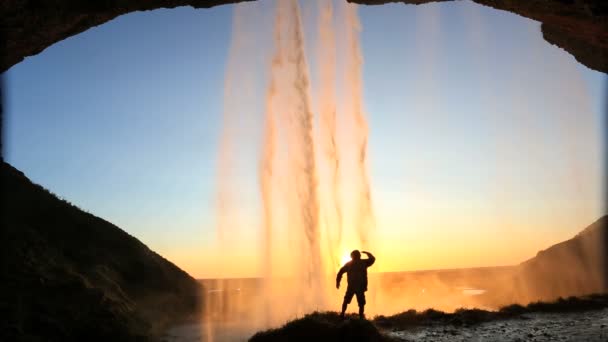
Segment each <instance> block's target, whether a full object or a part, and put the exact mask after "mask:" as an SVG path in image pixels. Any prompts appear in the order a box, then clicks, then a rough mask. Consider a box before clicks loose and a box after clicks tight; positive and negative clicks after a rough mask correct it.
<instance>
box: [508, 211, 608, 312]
mask: <svg viewBox="0 0 608 342" xmlns="http://www.w3.org/2000/svg"><path fill="white" fill-rule="evenodd" d="M607 267H608V215H606V216H603V217H601V218H600V219H598V220H597V221H595V222H594V223H593V224H591V225H590V226H588V227H587V228H585V229H584V230H583V231H581V232H580V233H578V234H577V235H576V236H575V237H573V238H572V239H570V240H566V241H564V242H560V243H558V244H556V245H553V246H551V247H549V248H547V249H545V250H543V251H540V252H538V254H537V255H536V256H535V257H533V258H531V259H530V260H527V261H525V262H523V263H521V264H520V265H519V272H518V273H519V274H518V279H517V281H516V282H515V285H516V287H517V290H518V291H519V292H520V293H523V294H524V296H529V298H530V300H538V299H554V298H557V297H560V296H561V297H565V296H576V295H585V294H591V293H606V292H608V269H607Z"/></svg>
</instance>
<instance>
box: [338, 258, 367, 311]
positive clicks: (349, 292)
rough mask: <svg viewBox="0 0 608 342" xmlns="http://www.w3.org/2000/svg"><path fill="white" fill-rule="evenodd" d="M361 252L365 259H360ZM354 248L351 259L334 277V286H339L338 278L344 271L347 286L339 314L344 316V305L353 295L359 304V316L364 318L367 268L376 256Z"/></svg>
mask: <svg viewBox="0 0 608 342" xmlns="http://www.w3.org/2000/svg"><path fill="white" fill-rule="evenodd" d="M361 253H364V254H366V255H367V259H361ZM361 253H359V251H358V250H356V249H355V250H354V251H352V252H351V253H350V258H351V260H350V261H349V262H347V263H346V264H344V266H342V268H341V269H340V271H339V272H338V276H337V277H336V288H337V289H339V288H340V280H342V275H343V274H344V273H346V279H347V281H348V286H347V287H346V294H345V295H344V302H342V313H341V314H340V316H341V317H342V318H344V312H346V307H347V306H348V304H350V301H351V300H352V299H353V296H355V295H356V296H357V304H359V317H360V318H365V314H364V310H365V291H367V268H368V267H370V266H371V265H373V264H374V262H375V261H376V258H374V256H373V255H372V254H371V253H369V252H365V251H361Z"/></svg>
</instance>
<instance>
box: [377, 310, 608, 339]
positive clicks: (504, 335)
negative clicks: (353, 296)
mask: <svg viewBox="0 0 608 342" xmlns="http://www.w3.org/2000/svg"><path fill="white" fill-rule="evenodd" d="M384 333H385V334H386V335H388V336H391V337H393V338H395V339H397V340H398V341H417V342H418V341H434V342H435V341H436V342H444V341H445V342H448V341H450V342H452V341H454V342H456V341H496V342H502V341H505V342H506V341H522V342H523V341H539V342H540V341H572V342H579V341H593V342H595V341H598V342H600V341H601V342H608V309H604V310H599V311H586V312H576V313H530V314H525V315H523V316H522V318H517V319H511V320H499V321H493V322H488V323H482V324H479V325H473V326H469V327H464V326H451V325H437V326H432V327H420V328H412V329H410V330H405V331H398V330H397V331H384Z"/></svg>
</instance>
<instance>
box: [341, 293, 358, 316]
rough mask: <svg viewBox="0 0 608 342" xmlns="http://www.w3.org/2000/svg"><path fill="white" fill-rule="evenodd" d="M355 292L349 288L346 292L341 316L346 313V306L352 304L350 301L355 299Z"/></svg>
mask: <svg viewBox="0 0 608 342" xmlns="http://www.w3.org/2000/svg"><path fill="white" fill-rule="evenodd" d="M354 294H355V293H354V292H353V291H351V290H349V289H347V290H346V293H345V294H344V301H343V302H342V313H340V317H342V318H344V313H345V312H346V307H347V306H348V304H350V301H351V300H352V299H353V295H354Z"/></svg>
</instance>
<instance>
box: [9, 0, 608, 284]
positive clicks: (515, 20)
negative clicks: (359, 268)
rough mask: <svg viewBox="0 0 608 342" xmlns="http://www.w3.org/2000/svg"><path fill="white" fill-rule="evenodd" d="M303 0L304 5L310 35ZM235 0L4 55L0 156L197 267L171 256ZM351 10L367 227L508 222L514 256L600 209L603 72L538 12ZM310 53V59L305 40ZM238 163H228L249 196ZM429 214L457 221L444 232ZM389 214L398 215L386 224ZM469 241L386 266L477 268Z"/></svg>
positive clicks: (215, 101)
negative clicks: (370, 223)
mask: <svg viewBox="0 0 608 342" xmlns="http://www.w3.org/2000/svg"><path fill="white" fill-rule="evenodd" d="M310 3H311V2H306V3H303V4H302V13H303V20H304V24H305V32H306V34H307V37H306V40H307V43H308V45H307V49H308V50H311V46H312V45H314V41H315V37H314V29H315V26H314V20H315V13H316V12H315V11H316V7H315V6H314V4H313V5H311V4H310ZM245 6H251V8H252V11H257V15H258V17H257V19H259V18H265V17H267V19H268V20H263V21H261V22H259V23H258V24H259V30H260V32H262V33H264V32H267V33H268V34H270V32H271V24H272V12H271V9H272V4H271V3H270V2H268V1H266V2H263V3H261V4H247V5H245ZM232 8H233V6H220V7H216V8H213V9H209V10H194V9H191V8H177V9H171V10H157V11H151V12H140V13H132V14H128V15H125V16H121V17H119V18H117V19H115V20H113V21H111V22H109V23H106V24H104V25H101V26H99V27H95V28H92V29H90V30H88V31H86V32H84V33H82V34H79V35H77V36H74V37H71V38H69V39H66V40H64V41H62V42H59V43H57V44H55V45H53V46H51V47H49V48H47V49H46V50H45V51H43V52H42V53H40V54H39V55H36V56H33V57H29V58H27V59H26V60H25V61H23V62H22V63H20V64H18V65H16V66H14V67H12V68H11V69H10V70H9V71H8V72H6V73H5V74H4V77H5V83H6V86H7V87H6V88H7V89H6V105H7V110H6V114H5V123H4V125H5V131H4V138H5V141H4V146H5V151H4V153H5V159H6V160H7V161H8V162H9V163H11V164H13V165H14V166H15V167H17V168H18V169H20V170H22V171H24V172H25V173H26V175H28V177H30V178H31V179H32V180H33V181H35V182H37V183H40V184H42V185H43V186H45V187H46V188H48V189H50V190H51V191H53V192H55V193H56V194H58V195H60V196H61V197H63V198H66V199H68V200H70V201H71V202H73V203H74V204H76V205H78V206H79V207H81V208H83V209H85V210H87V211H89V212H92V213H94V214H95V215H98V216H100V217H103V218H105V219H107V220H109V221H111V222H113V223H115V224H117V225H118V226H120V227H121V228H123V229H125V230H126V231H128V232H129V233H131V234H133V235H135V236H136V237H138V238H140V239H141V240H142V241H143V242H144V243H146V244H147V245H148V246H150V247H151V248H152V249H154V250H157V251H159V252H160V253H161V254H163V255H165V256H167V257H168V258H169V259H171V260H174V261H176V262H177V263H178V265H180V266H182V267H185V268H186V270H188V271H190V272H192V273H193V274H194V275H195V276H208V275H212V274H211V273H212V272H211V273H210V272H206V271H205V266H208V265H207V264H204V263H203V264H201V265H198V266H192V265H189V264H188V262H187V261H186V260H187V256H189V255H199V253H200V251H199V250H201V249H205V248H210V246H211V245H212V243H213V242H212V241H213V239H214V236H215V231H214V224H215V198H216V197H215V196H216V190H217V188H216V184H215V182H216V180H217V153H218V142H219V139H220V133H221V127H222V113H223V99H224V77H225V74H226V70H225V69H226V65H227V58H228V54H229V47H230V40H231V27H232ZM359 15H360V17H361V22H362V27H363V31H362V33H361V43H362V47H363V55H364V59H365V62H364V75H363V76H364V97H365V105H366V112H367V114H368V120H369V125H370V145H369V149H370V152H369V155H370V166H369V167H370V172H371V176H372V179H371V181H372V185H373V187H372V191H373V194H374V198H375V200H376V202H375V206H376V211H377V216H378V224H379V226H380V230H381V231H380V233H379V234H380V235H381V236H382V238H385V239H387V240H391V239H392V240H395V241H399V242H401V243H408V244H409V246H412V249H413V250H416V249H424V248H428V246H429V245H430V244H432V243H433V242H432V240H431V238H433V239H437V237H438V236H443V237H444V238H445V239H448V240H449V239H454V238H456V239H457V241H459V242H461V243H462V244H466V243H478V240H477V239H482V240H483V237H487V238H488V239H490V240H491V236H495V235H497V234H498V235H499V236H500V234H501V233H505V232H506V231H507V230H508V231H509V232H510V233H509V236H512V239H513V243H517V239H521V238H522V236H525V237H526V238H527V239H529V240H530V243H529V245H526V246H527V247H526V249H525V250H522V251H521V253H520V254H517V256H516V257H515V258H523V257H524V256H525V255H528V254H530V253H532V255H533V253H534V252H535V250H538V249H540V248H543V247H545V245H546V244H547V243H549V242H555V241H559V240H562V239H564V238H567V237H569V236H570V235H572V234H574V233H575V232H577V231H578V230H579V229H581V228H583V226H584V225H586V224H588V223H590V220H593V219H594V218H597V216H598V215H599V214H601V212H602V209H601V203H600V199H599V194H600V193H601V190H600V188H601V175H602V174H603V173H602V172H601V170H600V165H601V161H600V156H601V155H602V154H601V153H602V152H601V150H600V148H601V141H602V140H601V137H602V136H601V134H603V132H601V131H600V127H601V125H600V122H601V121H600V120H601V115H603V113H604V108H606V104H605V103H603V102H602V101H605V98H604V96H603V94H605V92H606V90H605V86H606V75H604V74H602V73H599V72H596V71H592V70H590V69H588V68H586V67H584V66H581V65H579V64H577V63H576V61H575V60H574V58H573V57H572V56H570V55H569V54H567V53H566V52H564V51H563V50H561V49H559V48H557V47H555V46H551V45H549V44H548V43H546V42H545V41H544V40H543V38H542V35H541V33H540V29H539V24H538V23H536V22H533V21H530V20H527V19H525V18H522V17H518V16H516V15H512V14H510V13H507V12H500V11H496V10H493V9H490V8H487V7H482V6H477V5H474V4H473V3H471V2H467V1H463V2H450V3H443V4H430V5H425V6H411V5H408V6H405V5H400V4H394V5H384V6H377V7H360V9H359ZM252 44H254V46H257V48H258V49H268V45H267V44H266V45H265V43H264V42H260V43H259V46H258V45H256V44H258V43H257V41H256V42H254V43H252ZM308 50H307V51H308ZM308 52H310V51H308ZM265 56H267V52H264V51H259V53H258V54H256V55H252V57H251V59H252V68H259V69H260V70H264V69H263V68H264V64H263V63H264V58H265ZM309 60H310V64H311V70H314V66H315V63H316V61H315V58H314V56H313V53H310V58H309ZM312 80H313V83H314V80H315V75H314V72H313V73H312ZM264 82H265V80H262V82H260V84H259V89H260V93H259V94H263V89H264V88H265V84H264ZM260 121H261V119H260ZM252 122H257V121H256V119H255V118H254V119H252ZM253 146H256V145H255V143H254V144H253ZM248 158H250V159H251V160H252V161H254V160H255V155H253V157H252V155H249V157H248ZM244 170H245V171H243V172H247V170H248V169H247V168H245V169H244ZM250 170H251V173H248V174H244V175H240V176H239V177H241V178H242V179H243V184H246V188H245V189H244V193H243V196H244V197H245V198H247V199H249V200H251V201H253V202H255V200H256V198H257V197H256V196H257V193H256V185H255V181H256V180H257V178H256V174H255V170H256V169H255V168H251V169H250ZM252 206H253V207H254V208H255V203H253V204H252ZM438 213H441V214H440V215H439V216H444V218H445V219H446V220H447V219H450V218H451V221H452V223H454V224H455V226H457V227H461V228H463V227H464V230H462V229H458V230H459V232H458V233H456V232H454V233H453V234H454V235H451V233H450V232H449V231H447V232H446V229H445V228H441V227H440V226H441V225H442V224H443V223H442V221H438V220H437V219H436V218H435V217H436V216H438V215H437V214H438ZM477 213H479V218H477V217H476V215H477ZM473 217H475V218H473ZM499 221H500V222H502V223H504V222H508V223H509V224H506V225H505V226H502V228H496V224H495V223H496V222H499ZM394 222H402V223H403V226H402V227H396V228H395V227H391V228H389V226H393V225H394ZM383 226H384V227H385V228H386V229H384V230H382V227H383ZM487 226H493V227H492V228H490V227H487ZM482 227H487V228H482ZM531 227H533V228H531ZM455 230H457V229H455ZM421 231H424V232H425V233H421ZM426 232H428V234H427V233H426ZM458 239H459V240H458ZM467 241H468V242H467ZM492 241H494V240H492ZM509 241H510V240H509ZM496 243H498V242H496ZM489 246H492V243H489ZM482 247H483V246H481V247H479V253H478V254H474V253H473V254H472V255H471V256H470V257H466V258H465V257H463V258H462V260H460V259H459V261H458V262H456V263H455V264H453V263H452V264H451V263H450V258H448V257H445V258H444V259H441V258H440V257H438V259H437V260H431V261H427V262H422V261H421V262H418V263H410V264H403V265H400V266H395V267H396V268H401V269H415V268H439V267H448V266H476V265H477V264H479V263H477V264H476V262H475V260H479V256H480V255H482V254H483V253H484V252H487V251H485V250H484V249H483V248H482ZM394 253H397V252H394ZM496 253H497V254H496V255H497V256H496V257H495V258H489V260H488V261H487V262H488V263H494V264H501V263H509V262H513V260H512V259H513V258H514V257H513V256H510V255H509V252H508V250H507V249H505V250H504V251H503V250H499V251H497V252H496ZM501 253H502V254H501ZM395 256H397V255H395Z"/></svg>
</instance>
